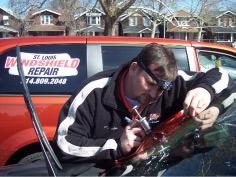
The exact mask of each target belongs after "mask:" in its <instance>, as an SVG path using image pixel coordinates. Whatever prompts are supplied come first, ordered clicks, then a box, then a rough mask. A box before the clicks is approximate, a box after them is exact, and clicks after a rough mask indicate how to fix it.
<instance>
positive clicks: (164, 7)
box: [142, 0, 175, 38]
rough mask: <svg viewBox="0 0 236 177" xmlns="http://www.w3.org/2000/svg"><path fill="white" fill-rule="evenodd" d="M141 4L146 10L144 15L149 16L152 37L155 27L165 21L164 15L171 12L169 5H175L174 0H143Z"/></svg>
mask: <svg viewBox="0 0 236 177" xmlns="http://www.w3.org/2000/svg"><path fill="white" fill-rule="evenodd" d="M143 4H144V8H142V9H143V10H144V11H147V12H148V13H147V14H148V15H147V16H146V17H147V18H149V20H150V22H151V24H152V33H151V37H152V38H154V37H155V33H156V28H157V27H158V26H159V25H160V24H164V23H165V20H166V18H165V17H166V15H167V14H170V13H171V7H173V6H174V5H175V0H145V1H144V2H143ZM150 16H151V18H150ZM164 30H165V29H164Z"/></svg>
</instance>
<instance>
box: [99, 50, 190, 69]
mask: <svg viewBox="0 0 236 177" xmlns="http://www.w3.org/2000/svg"><path fill="white" fill-rule="evenodd" d="M142 48H143V47H140V46H137V47H129V46H102V58H103V70H108V69H113V68H117V67H119V66H120V65H121V64H122V63H124V62H126V61H129V60H131V59H133V58H134V57H136V56H137V55H138V53H139V52H140V51H141V50H142ZM170 48H171V50H172V51H173V53H174V55H175V57H176V59H177V61H178V67H179V69H181V70H187V71H189V65H188V58H187V54H186V50H185V48H172V47H170Z"/></svg>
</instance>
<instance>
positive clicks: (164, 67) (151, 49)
mask: <svg viewBox="0 0 236 177" xmlns="http://www.w3.org/2000/svg"><path fill="white" fill-rule="evenodd" d="M139 57H140V58H141V60H142V62H143V63H144V64H145V65H146V66H150V65H151V64H158V68H157V69H156V71H160V75H159V77H166V79H167V80H172V81H173V80H175V78H176V77H177V75H178V64H177V61H176V59H175V56H174V53H173V52H172V50H171V49H169V48H167V47H165V46H163V45H161V44H157V43H150V44H148V45H146V46H145V47H144V48H143V49H142V51H141V52H140V53H139Z"/></svg>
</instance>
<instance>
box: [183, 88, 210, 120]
mask: <svg viewBox="0 0 236 177" xmlns="http://www.w3.org/2000/svg"><path fill="white" fill-rule="evenodd" d="M210 102H211V95H210V93H209V92H208V91H207V90H206V89H204V88H201V87H198V88H195V89H193V90H190V91H189V92H188V93H187V95H186V98H185V100H184V104H183V108H184V114H185V115H189V116H192V117H194V116H196V115H197V114H199V113H200V112H202V111H203V110H205V109H206V108H207V106H208V105H209V104H210Z"/></svg>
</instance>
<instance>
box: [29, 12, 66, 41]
mask: <svg viewBox="0 0 236 177" xmlns="http://www.w3.org/2000/svg"><path fill="white" fill-rule="evenodd" d="M67 13H68V11H67V10H66V9H56V10H49V9H44V10H33V9H31V10H30V11H29V13H28V16H27V27H26V31H27V33H28V35H29V36H65V35H66V34H67V27H66V21H67V18H68V17H67Z"/></svg>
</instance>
